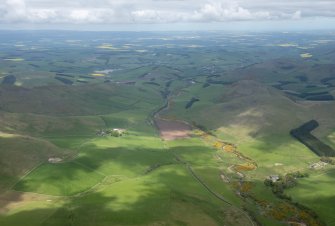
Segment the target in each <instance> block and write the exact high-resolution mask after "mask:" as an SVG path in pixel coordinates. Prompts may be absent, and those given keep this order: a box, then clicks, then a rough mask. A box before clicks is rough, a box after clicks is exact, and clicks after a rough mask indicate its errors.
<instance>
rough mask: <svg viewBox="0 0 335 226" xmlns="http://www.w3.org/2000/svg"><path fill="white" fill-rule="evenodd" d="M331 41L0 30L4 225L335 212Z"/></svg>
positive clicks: (260, 219)
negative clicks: (307, 124) (270, 182)
mask: <svg viewBox="0 0 335 226" xmlns="http://www.w3.org/2000/svg"><path fill="white" fill-rule="evenodd" d="M23 34H24V35H23ZM302 36H303V37H304V38H302ZM333 39H334V34H333V33H331V32H320V33H318V34H311V33H306V34H298V33H289V34H283V33H251V34H244V33H242V34H240V33H225V32H209V33H203V32H190V33H189V32H188V33H186V32H175V33H174V32H171V33H168V34H167V33H164V32H138V33H132V32H70V31H69V32H64V33H62V34H59V33H57V32H54V31H48V32H46V31H44V32H42V31H36V32H35V33H33V34H32V33H29V32H24V31H16V32H14V31H0V41H1V43H2V44H1V45H0V83H1V84H0V178H1V180H0V225H3V226H14V225H22V224H24V225H34V226H36V225H55V226H56V225H78V226H79V225H80V226H82V225H83V226H84V225H96V226H100V225H101V226H102V225H199V226H200V225H246V226H247V225H250V226H252V225H257V224H258V225H330V226H331V225H335V221H334V216H333V212H334V210H335V206H334V197H335V196H334V194H333V193H332V189H331V188H332V184H334V182H335V181H334V180H335V177H334V170H335V166H334V164H332V163H333V162H334V161H335V159H334V158H333V154H332V151H333V150H334V148H335V139H334V131H335V120H334V112H335V101H334V97H335V84H334V81H335V77H334V76H335V74H334V72H335V66H334V63H333V62H334V60H335V52H334V50H335V41H329V42H320V40H333ZM306 48H308V50H306ZM306 122H312V124H313V122H316V123H317V126H315V123H314V126H313V125H312V128H305V127H304V126H302V125H304V124H305V123H306ZM291 131H293V132H291ZM290 133H291V134H292V135H293V136H291V134H290ZM296 138H297V139H296ZM298 139H299V140H298ZM300 141H301V142H300ZM305 144H306V145H305ZM325 147H327V148H328V149H329V153H330V154H328V151H327V150H328V149H327V150H325ZM300 174H303V175H308V176H306V177H303V178H298V177H297V178H293V179H292V178H291V177H294V176H292V175H300ZM269 178H270V179H271V178H272V179H273V178H274V180H275V179H276V178H278V181H275V182H273V183H276V182H278V183H277V185H276V186H281V185H282V184H281V183H283V186H282V187H281V188H280V189H281V190H280V193H278V192H277V190H275V189H274V188H273V187H271V186H266V185H265V183H264V182H266V179H269ZM284 182H285V183H286V184H285V183H284ZM288 182H292V183H291V184H290V186H288V184H289V183H288ZM276 189H277V187H276ZM316 200H318V201H316Z"/></svg>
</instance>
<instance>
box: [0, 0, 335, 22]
mask: <svg viewBox="0 0 335 226" xmlns="http://www.w3.org/2000/svg"><path fill="white" fill-rule="evenodd" d="M0 1H4V2H3V3H0V23H7V24H8V23H9V24H10V23H44V24H49V23H50V24H57V23H68V24H78V23H79V24H80V23H82V24H86V23H89V24H133V23H135V24H141V23H178V22H181V23H192V22H204V23H207V22H224V21H253V20H261V21H266V20H283V19H292V20H299V19H301V18H304V17H335V4H334V3H333V1H327V0H319V1H314V0H281V1H276V0H236V1H231V0H137V1H136V0H96V1H90V0H77V1H74V0H73V1H68V0H58V1H54V0H44V1H39V0H0Z"/></svg>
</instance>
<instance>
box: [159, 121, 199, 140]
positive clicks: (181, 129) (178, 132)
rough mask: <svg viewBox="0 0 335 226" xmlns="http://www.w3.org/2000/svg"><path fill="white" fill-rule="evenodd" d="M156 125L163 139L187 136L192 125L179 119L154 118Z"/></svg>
mask: <svg viewBox="0 0 335 226" xmlns="http://www.w3.org/2000/svg"><path fill="white" fill-rule="evenodd" d="M156 125H157V127H158V129H159V132H160V135H161V137H162V138H163V139H164V140H175V139H181V138H186V137H189V135H190V132H191V130H192V127H191V126H190V125H188V124H186V123H184V122H181V121H170V120H165V119H156Z"/></svg>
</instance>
